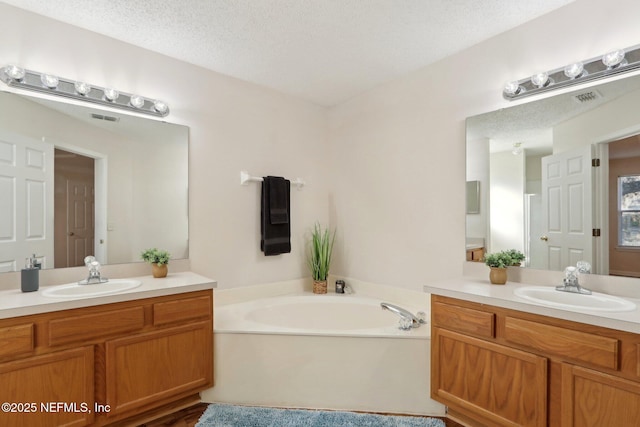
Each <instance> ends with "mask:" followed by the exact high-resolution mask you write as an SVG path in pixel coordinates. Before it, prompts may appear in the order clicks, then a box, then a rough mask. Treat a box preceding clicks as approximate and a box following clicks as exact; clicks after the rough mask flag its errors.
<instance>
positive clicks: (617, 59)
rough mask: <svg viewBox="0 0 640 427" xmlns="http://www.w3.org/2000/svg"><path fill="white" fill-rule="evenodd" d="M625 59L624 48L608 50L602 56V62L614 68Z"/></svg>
mask: <svg viewBox="0 0 640 427" xmlns="http://www.w3.org/2000/svg"><path fill="white" fill-rule="evenodd" d="M622 61H624V50H623V49H616V50H612V51H611V52H607V53H605V54H604V55H603V56H602V63H603V64H604V65H606V66H607V67H609V68H614V67H617V66H619V65H620V64H622Z"/></svg>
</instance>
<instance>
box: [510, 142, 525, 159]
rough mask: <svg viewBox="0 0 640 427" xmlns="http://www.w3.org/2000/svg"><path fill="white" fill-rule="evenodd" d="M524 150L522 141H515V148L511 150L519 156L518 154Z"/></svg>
mask: <svg viewBox="0 0 640 427" xmlns="http://www.w3.org/2000/svg"><path fill="white" fill-rule="evenodd" d="M522 151H523V149H522V142H514V143H513V150H511V153H512V154H513V155H514V156H517V155H520V154H522Z"/></svg>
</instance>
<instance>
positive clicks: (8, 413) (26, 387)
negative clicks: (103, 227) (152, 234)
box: [0, 273, 215, 426]
mask: <svg viewBox="0 0 640 427" xmlns="http://www.w3.org/2000/svg"><path fill="white" fill-rule="evenodd" d="M138 279H140V280H142V281H143V284H142V286H140V287H138V288H136V289H135V290H132V291H130V292H127V293H119V294H115V295H109V296H104V297H100V298H83V299H67V300H62V301H59V300H54V301H51V299H50V298H49V299H47V298H46V297H44V296H42V295H37V294H35V293H34V295H31V296H29V295H20V294H17V295H15V294H14V293H13V291H3V292H2V293H3V294H6V295H3V297H6V298H4V299H3V302H2V303H0V304H2V306H1V307H2V308H0V315H2V317H4V318H2V319H0V384H2V386H1V387H0V400H1V401H2V402H7V403H5V404H4V405H3V408H2V409H3V411H2V412H1V413H0V424H1V425H3V426H24V425H43V426H45V425H46V426H59V425H65V426H87V425H91V426H94V425H95V426H102V425H111V424H114V425H120V424H122V425H138V424H140V423H142V422H144V421H145V420H148V419H151V418H155V417H157V416H161V415H163V414H165V413H170V412H174V411H176V410H178V409H181V408H184V407H186V406H190V405H192V404H194V403H196V402H199V401H200V397H199V392H200V391H202V390H204V389H206V388H209V387H211V386H212V385H213V287H214V286H215V283H214V282H212V281H210V280H208V279H206V278H203V277H201V276H197V275H195V274H192V273H176V274H174V275H171V276H169V277H168V278H166V279H151V278H150V277H143V278H138ZM17 292H19V291H17ZM16 298H17V299H20V300H22V301H23V302H24V301H27V300H29V299H31V300H32V301H31V302H32V304H31V305H24V304H23V306H21V307H14V308H11V307H6V305H11V301H15V300H16ZM5 303H6V304H5ZM15 310H19V311H22V312H29V311H31V312H33V313H32V314H29V313H27V314H23V315H19V316H11V317H7V316H6V314H7V313H11V312H12V311H15Z"/></svg>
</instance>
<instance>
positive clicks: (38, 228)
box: [0, 132, 53, 272]
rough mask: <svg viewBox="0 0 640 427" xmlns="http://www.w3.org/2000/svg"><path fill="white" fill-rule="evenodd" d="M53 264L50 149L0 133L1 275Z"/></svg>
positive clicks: (50, 146)
mask: <svg viewBox="0 0 640 427" xmlns="http://www.w3.org/2000/svg"><path fill="white" fill-rule="evenodd" d="M32 254H36V255H37V257H38V259H39V260H40V262H41V263H42V267H43V268H46V267H52V266H53V264H52V262H53V146H52V145H51V144H45V143H44V142H41V141H37V140H34V139H29V138H25V137H24V136H19V135H13V134H10V133H8V132H0V272H6V271H15V270H20V269H21V268H23V267H24V260H25V258H27V257H29V256H31V255H32Z"/></svg>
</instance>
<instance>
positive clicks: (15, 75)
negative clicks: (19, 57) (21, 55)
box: [4, 64, 25, 80]
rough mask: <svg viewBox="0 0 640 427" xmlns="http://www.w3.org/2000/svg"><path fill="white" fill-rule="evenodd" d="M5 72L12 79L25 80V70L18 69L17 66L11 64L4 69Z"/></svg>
mask: <svg viewBox="0 0 640 427" xmlns="http://www.w3.org/2000/svg"><path fill="white" fill-rule="evenodd" d="M4 72H5V74H6V75H7V76H9V77H10V78H12V79H13V80H22V79H24V74H25V71H24V68H21V67H18V66H17V65H13V64H9V65H7V66H6V67H4Z"/></svg>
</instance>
